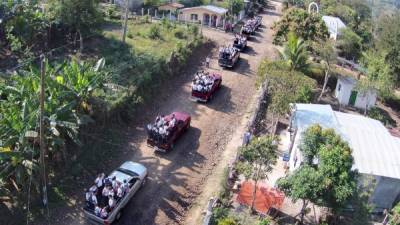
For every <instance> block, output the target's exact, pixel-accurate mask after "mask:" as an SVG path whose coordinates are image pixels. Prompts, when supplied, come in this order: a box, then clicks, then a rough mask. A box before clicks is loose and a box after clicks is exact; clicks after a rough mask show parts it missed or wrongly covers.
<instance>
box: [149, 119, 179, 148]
mask: <svg viewBox="0 0 400 225" xmlns="http://www.w3.org/2000/svg"><path fill="white" fill-rule="evenodd" d="M176 122H177V121H176V118H175V114H172V116H171V119H170V120H166V119H165V116H157V117H156V120H155V122H154V123H153V124H148V125H147V132H148V135H149V137H150V138H151V139H153V140H156V141H157V142H159V143H165V142H166V141H167V138H168V136H169V135H170V134H171V133H172V131H173V129H175V125H176Z"/></svg>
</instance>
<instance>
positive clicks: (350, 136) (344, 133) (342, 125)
mask: <svg viewBox="0 0 400 225" xmlns="http://www.w3.org/2000/svg"><path fill="white" fill-rule="evenodd" d="M292 108H293V110H292V114H291V119H290V121H291V122H290V129H289V132H290V140H291V144H290V147H289V149H288V154H289V162H288V163H289V171H294V170H295V169H297V168H298V167H299V166H300V165H301V163H302V161H303V156H302V152H301V150H300V148H299V145H300V143H301V138H302V133H303V132H304V131H305V130H306V129H307V128H308V127H309V126H311V125H314V124H320V125H321V126H322V127H324V128H333V129H334V130H335V131H336V133H338V134H339V135H340V136H341V137H342V139H343V140H345V141H347V142H348V144H349V146H350V148H351V149H352V155H353V158H354V165H353V168H354V169H355V170H358V172H359V173H360V174H361V178H360V180H359V182H360V184H361V182H364V181H369V184H370V185H371V186H372V188H373V193H372V195H371V197H370V202H371V203H372V204H373V205H374V207H375V208H374V211H375V212H382V211H383V210H384V209H391V208H392V207H393V205H394V204H395V203H396V201H398V200H399V199H400V138H398V137H394V136H392V135H391V134H390V133H389V131H388V130H387V129H386V128H385V126H384V125H383V124H382V123H381V122H379V121H377V120H374V119H371V118H367V117H364V116H360V115H354V114H348V113H342V112H337V111H333V110H332V108H331V106H330V105H318V104H294V105H293V107H292ZM373 180H374V181H375V183H374V182H372V181H373Z"/></svg>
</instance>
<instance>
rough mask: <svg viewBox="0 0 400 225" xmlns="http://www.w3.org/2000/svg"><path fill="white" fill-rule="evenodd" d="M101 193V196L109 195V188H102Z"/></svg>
mask: <svg viewBox="0 0 400 225" xmlns="http://www.w3.org/2000/svg"><path fill="white" fill-rule="evenodd" d="M102 195H103V196H109V195H110V190H109V189H108V188H106V187H105V188H104V189H103V192H102Z"/></svg>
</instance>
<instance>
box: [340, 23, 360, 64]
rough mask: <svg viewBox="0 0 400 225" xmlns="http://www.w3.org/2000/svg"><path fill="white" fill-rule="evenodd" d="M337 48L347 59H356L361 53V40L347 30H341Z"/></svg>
mask: <svg viewBox="0 0 400 225" xmlns="http://www.w3.org/2000/svg"><path fill="white" fill-rule="evenodd" d="M340 32H341V33H340V37H339V40H338V44H337V47H338V49H339V53H340V55H342V56H344V57H345V58H347V59H352V60H354V59H358V58H359V57H360V54H361V51H362V39H361V38H360V37H359V36H358V35H357V34H356V33H354V32H353V31H352V30H351V29H349V28H344V29H341V31H340Z"/></svg>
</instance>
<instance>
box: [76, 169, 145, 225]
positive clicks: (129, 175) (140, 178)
mask: <svg viewBox="0 0 400 225" xmlns="http://www.w3.org/2000/svg"><path fill="white" fill-rule="evenodd" d="M114 176H115V177H116V180H117V181H118V182H121V183H123V181H124V180H126V181H127V182H128V184H129V189H128V192H127V193H125V194H124V196H123V197H122V198H121V199H120V200H119V201H118V202H117V203H116V205H115V207H114V208H113V209H112V210H111V212H109V213H108V217H107V218H101V217H99V216H96V215H95V213H94V209H91V208H88V207H86V206H85V207H84V208H83V211H84V215H85V217H86V219H87V220H88V222H89V223H91V224H104V225H109V224H111V223H113V222H114V221H116V220H118V219H119V218H120V217H121V214H122V209H123V208H124V207H125V206H126V204H128V202H129V201H130V200H131V199H132V197H133V196H134V195H135V193H136V192H137V191H138V190H139V188H140V187H142V186H143V185H144V184H145V182H146V178H147V169H146V167H144V166H143V165H142V164H139V163H135V162H132V161H126V162H125V163H123V164H122V165H121V166H120V167H118V168H117V169H115V170H114V171H113V172H111V174H110V175H109V176H108V177H109V178H112V177H114ZM99 195H100V196H98V199H100V198H101V193H99Z"/></svg>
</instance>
